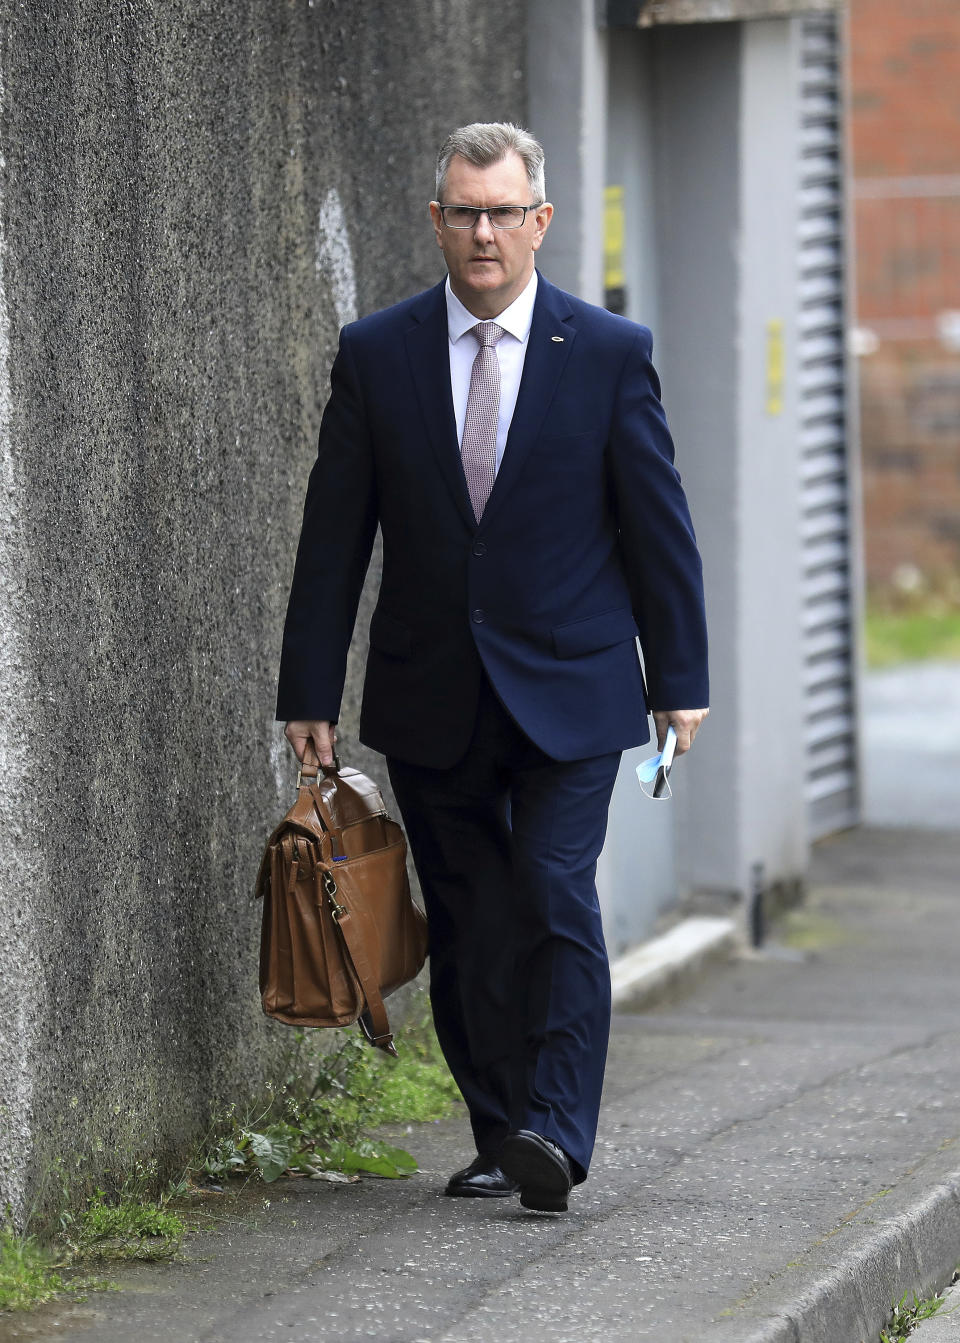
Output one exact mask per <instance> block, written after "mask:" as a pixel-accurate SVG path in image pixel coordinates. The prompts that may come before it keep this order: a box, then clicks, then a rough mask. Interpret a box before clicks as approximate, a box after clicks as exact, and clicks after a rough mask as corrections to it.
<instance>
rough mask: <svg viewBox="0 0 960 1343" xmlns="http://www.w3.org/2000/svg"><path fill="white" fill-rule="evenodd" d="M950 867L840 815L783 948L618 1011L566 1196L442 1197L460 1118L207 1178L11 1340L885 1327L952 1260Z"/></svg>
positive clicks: (955, 1169)
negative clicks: (115, 1288) (107, 1283)
mask: <svg viewBox="0 0 960 1343" xmlns="http://www.w3.org/2000/svg"><path fill="white" fill-rule="evenodd" d="M958 877H960V834H954V835H948V834H938V833H928V834H926V835H919V834H916V833H913V834H911V833H908V832H900V833H897V832H892V831H873V832H871V831H861V832H853V833H851V834H849V835H846V836H840V837H838V838H835V839H833V840H831V841H828V842H827V843H825V844H823V845H821V846H820V847H819V849H818V853H817V858H816V862H815V867H814V871H813V874H812V881H813V886H812V889H811V893H810V897H809V900H808V902H807V904H806V906H805V907H804V909H803V910H802V911H800V912H798V913H796V914H794V915H793V916H791V918H790V919H789V920H788V921H787V924H786V925H785V926H784V929H783V930H781V936H782V937H783V938H784V946H783V947H782V948H781V950H780V951H779V952H776V951H771V952H770V953H768V954H765V955H761V956H750V955H746V956H741V957H739V958H736V959H734V960H733V961H732V962H731V963H730V964H728V965H724V966H721V967H718V968H717V969H715V970H712V971H710V972H709V973H708V974H707V976H706V977H705V978H704V979H703V980H702V981H701V982H700V983H699V984H698V985H697V987H696V988H695V989H694V990H693V991H692V992H690V993H689V994H687V995H686V996H685V997H684V998H683V999H682V1000H681V1001H678V1002H676V1003H674V1004H673V1005H664V1006H661V1007H659V1008H657V1009H656V1010H653V1011H647V1012H642V1013H636V1014H633V1015H631V1014H629V1013H621V1014H619V1015H618V1017H617V1018H616V1021H615V1025H614V1032H613V1038H612V1041H611V1056H610V1066H609V1070H608V1086H607V1090H606V1097H605V1105H604V1111H603V1120H602V1128H601V1133H600V1140H599V1145H598V1149H597V1154H596V1162H595V1166H594V1169H593V1172H592V1174H591V1178H590V1180H589V1181H588V1183H587V1184H586V1185H585V1186H583V1187H582V1188H581V1189H580V1190H578V1191H576V1192H575V1194H574V1196H573V1201H572V1204H571V1211H570V1213H569V1214H568V1215H567V1216H566V1217H561V1218H552V1217H542V1216H538V1215H537V1214H528V1213H525V1212H523V1211H522V1210H521V1209H520V1207H519V1204H517V1203H516V1202H514V1201H512V1200H511V1201H510V1202H508V1203H506V1204H504V1203H503V1202H500V1201H497V1202H493V1203H487V1202H480V1201H476V1202H474V1201H462V1200H454V1199H445V1198H443V1197H441V1196H440V1190H441V1188H442V1185H443V1181H444V1179H445V1177H446V1175H447V1174H448V1173H449V1172H450V1171H451V1170H453V1169H454V1168H455V1167H456V1166H457V1165H458V1164H459V1163H460V1162H461V1161H462V1160H463V1159H464V1158H465V1157H467V1156H468V1155H469V1144H468V1141H467V1137H466V1128H465V1124H464V1122H463V1119H462V1117H457V1118H454V1119H451V1120H449V1121H445V1122H443V1123H442V1124H436V1125H425V1126H423V1127H421V1128H418V1129H416V1130H415V1131H414V1132H413V1133H410V1134H408V1135H407V1136H406V1138H405V1139H404V1141H405V1143H406V1145H407V1146H408V1147H410V1149H411V1150H413V1151H414V1153H415V1154H416V1155H417V1156H418V1157H419V1159H420V1161H421V1163H422V1167H423V1169H422V1172H421V1173H420V1174H419V1175H417V1176H415V1177H414V1178H412V1179H410V1180H406V1181H398V1182H389V1181H379V1180H373V1179H368V1180H364V1181H362V1182H360V1183H358V1184H354V1185H340V1186H337V1185H332V1184H326V1183H314V1182H310V1181H307V1180H290V1181H283V1182H280V1183H278V1184H275V1185H273V1186H270V1187H269V1188H265V1187H263V1186H250V1187H249V1188H248V1190H247V1192H246V1193H245V1194H244V1195H243V1197H242V1198H241V1199H239V1200H237V1201H236V1202H231V1201H230V1198H229V1196H227V1195H221V1196H217V1195H210V1196H208V1201H211V1202H212V1203H213V1206H214V1209H215V1211H216V1213H217V1215H218V1216H219V1218H220V1220H219V1222H217V1223H216V1224H214V1226H213V1228H212V1229H211V1230H207V1231H203V1232H201V1233H198V1234H195V1235H193V1236H191V1237H190V1238H189V1240H188V1242H187V1244H186V1247H185V1255H184V1259H183V1262H181V1263H177V1264H170V1265H134V1266H130V1267H126V1268H122V1269H121V1270H120V1271H118V1272H116V1273H115V1274H114V1275H113V1276H115V1277H116V1278H117V1280H118V1281H120V1282H121V1283H123V1285H124V1287H125V1289H126V1290H124V1291H123V1292H120V1293H115V1294H99V1295H96V1296H94V1297H91V1298H90V1299H89V1300H88V1301H87V1302H86V1303H83V1304H79V1305H75V1306H64V1307H53V1308H49V1309H48V1308H44V1310H43V1312H41V1313H40V1314H39V1315H37V1316H35V1317H32V1318H30V1317H24V1316H20V1317H8V1318H7V1320H6V1321H5V1322H0V1340H2V1343H12V1340H18V1341H19V1340H24V1339H38V1340H39V1339H54V1338H56V1339H60V1340H69V1343H253V1341H254V1340H257V1341H258V1343H259V1341H260V1340H280V1339H282V1340H287V1343H307V1341H308V1340H311V1341H312V1340H331V1341H332V1340H336V1341H337V1343H347V1341H348V1340H351V1341H352V1340H357V1341H359V1340H364V1339H370V1338H373V1339H380V1340H389V1343H417V1341H418V1340H424V1341H426V1340H430V1343H441V1340H445V1341H447V1343H492V1341H495V1343H521V1340H522V1343H537V1341H538V1340H556V1343H563V1341H564V1340H570V1343H574V1341H575V1343H584V1340H587V1341H589V1340H604V1343H620V1340H623V1341H624V1343H626V1340H631V1343H632V1341H633V1340H637V1339H656V1340H657V1343H877V1339H878V1336H879V1329H880V1326H881V1324H882V1323H883V1320H884V1316H885V1313H886V1312H887V1311H888V1309H889V1306H890V1303H892V1301H893V1300H894V1299H895V1298H897V1297H899V1296H900V1295H901V1293H902V1292H903V1291H905V1290H910V1291H913V1290H914V1289H915V1288H918V1287H919V1288H920V1289H921V1292H925V1291H927V1290H929V1289H930V1288H931V1287H940V1286H942V1285H945V1283H946V1282H947V1281H948V1280H949V1277H950V1271H951V1269H952V1268H953V1266H954V1264H955V1263H956V1262H957V1261H960V1141H958V1139H960V976H958V967H960V917H958V915H960V881H958ZM267 1199H268V1200H269V1206H267V1204H266V1202H265V1200H267ZM957 1318H958V1319H960V1317H957ZM945 1323H946V1322H945ZM949 1337H950V1338H954V1337H956V1338H958V1339H960V1327H958V1329H957V1332H956V1334H955V1335H954V1334H950V1336H949Z"/></svg>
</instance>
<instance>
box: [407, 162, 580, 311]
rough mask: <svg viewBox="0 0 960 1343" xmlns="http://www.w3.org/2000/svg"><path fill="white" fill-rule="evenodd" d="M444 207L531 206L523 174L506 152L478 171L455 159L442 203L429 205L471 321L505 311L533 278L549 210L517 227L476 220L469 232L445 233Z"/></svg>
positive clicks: (453, 280)
mask: <svg viewBox="0 0 960 1343" xmlns="http://www.w3.org/2000/svg"><path fill="white" fill-rule="evenodd" d="M441 203H442V204H443V205H532V204H533V196H532V195H531V191H530V184H529V182H528V181H527V170H526V168H525V167H524V164H523V159H521V157H520V155H519V154H517V153H515V152H513V151H511V152H510V153H509V154H508V155H507V157H506V158H504V159H501V160H500V162H499V163H491V164H490V165H489V167H486V168H477V167H475V166H474V165H473V164H472V163H468V162H467V160H466V159H462V158H460V156H459V155H457V156H456V157H455V158H454V159H453V160H452V161H451V163H450V167H449V168H448V170H447V180H446V184H445V186H444V191H443V201H442V202H437V201H432V202H431V203H430V217H431V218H432V220H433V227H434V230H435V232H436V235H437V242H438V243H439V245H440V248H441V249H442V251H443V256H444V260H445V261H446V263H447V269H448V270H449V272H450V285H451V288H452V289H453V292H454V293H455V294H456V296H457V298H458V299H459V300H460V302H461V303H462V304H463V305H464V307H465V308H467V309H468V310H469V311H470V312H472V313H473V314H474V316H476V317H482V318H489V317H496V316H497V315H498V314H499V313H501V312H503V310H504V308H508V307H509V306H510V304H511V303H512V302H513V300H514V299H515V298H516V297H517V296H518V294H520V293H521V292H522V291H523V289H524V287H525V286H526V284H527V281H528V280H529V279H530V276H531V275H532V274H533V259H534V253H535V252H536V251H537V250H538V249H539V247H540V244H541V242H542V241H543V235H544V233H546V231H547V226H548V224H549V223H550V217H551V215H552V214H553V206H552V205H549V204H546V203H545V204H543V205H541V206H540V207H539V209H537V210H536V211H533V210H531V211H530V212H529V213H528V214H527V215H526V217H525V219H524V222H523V224H522V226H521V227H520V228H517V229H498V228H494V227H493V225H492V224H491V223H490V220H489V219H488V217H487V216H486V215H481V216H480V218H479V219H478V220H477V223H476V225H475V226H474V227H473V228H465V229H453V228H448V227H447V226H446V225H445V224H444V223H443V220H442V217H441V214H440V204H441Z"/></svg>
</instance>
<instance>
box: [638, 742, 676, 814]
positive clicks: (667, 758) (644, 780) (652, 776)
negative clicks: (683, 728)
mask: <svg viewBox="0 0 960 1343" xmlns="http://www.w3.org/2000/svg"><path fill="white" fill-rule="evenodd" d="M676 745H677V734H676V732H675V731H674V730H673V728H672V727H668V728H667V737H666V741H665V742H664V743H663V750H662V751H658V752H657V754H656V755H652V756H650V757H649V759H647V760H641V762H640V764H639V765H638V766H637V779H638V780H639V783H640V788H641V790H642V791H643V795H644V797H649V798H650V799H651V801H653V802H663V801H665V800H666V799H667V798H668V797H671V796H672V792H673V790H672V789H671V787H670V778H669V776H670V770H671V768H672V767H673V754H674V751H675V749H676ZM661 768H662V769H663V780H662V784H661V787H660V790H659V791H653V792H648V791H647V789H646V788H644V784H652V785H654V787H655V786H656V784H657V775H658V773H659V772H660V770H661Z"/></svg>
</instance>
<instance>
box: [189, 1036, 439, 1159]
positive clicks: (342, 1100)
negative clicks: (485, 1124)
mask: <svg viewBox="0 0 960 1343" xmlns="http://www.w3.org/2000/svg"><path fill="white" fill-rule="evenodd" d="M311 1044H312V1041H311V1039H310V1038H309V1037H308V1035H307V1033H306V1032H303V1031H297V1032H295V1033H294V1037H293V1044H292V1047H291V1051H290V1053H289V1056H288V1059H287V1060H286V1063H285V1069H284V1073H285V1081H284V1083H283V1085H282V1086H281V1087H280V1088H279V1089H278V1090H275V1091H273V1092H272V1094H271V1096H270V1098H269V1100H268V1101H267V1103H266V1104H265V1105H264V1106H263V1107H262V1108H261V1110H260V1113H259V1114H257V1115H256V1116H253V1117H250V1118H248V1119H246V1120H245V1121H244V1122H241V1123H234V1124H232V1125H231V1126H230V1129H229V1131H228V1132H227V1133H225V1134H222V1136H221V1137H219V1138H218V1139H217V1140H216V1141H214V1142H213V1143H212V1145H210V1146H208V1147H207V1148H206V1150H205V1152H204V1153H203V1155H202V1157H201V1159H200V1160H199V1162H198V1163H197V1164H195V1165H194V1167H193V1172H192V1173H193V1174H195V1175H200V1176H201V1177H204V1178H205V1179H206V1180H207V1181H208V1182H209V1181H211V1180H223V1179H226V1178H229V1177H230V1176H232V1175H247V1176H249V1175H259V1177H260V1178H261V1179H262V1180H264V1181H266V1182H268V1183H269V1182H271V1181H273V1180H276V1179H279V1178H280V1176H281V1175H283V1174H284V1173H285V1172H288V1171H289V1172H290V1173H291V1174H300V1175H309V1176H313V1177H320V1176H322V1175H323V1174H324V1173H326V1172H330V1171H338V1172H341V1173H344V1174H347V1175H352V1174H356V1173H358V1172H367V1173H369V1174H374V1175H380V1176H385V1177H387V1178H398V1177H401V1176H404V1175H410V1174H412V1173H413V1172H414V1171H415V1170H416V1169H417V1165H416V1161H415V1160H414V1159H413V1157H411V1156H410V1155H409V1153H407V1152H405V1151H403V1150H402V1149H401V1148H398V1147H394V1146H392V1145H391V1144H389V1143H386V1142H382V1141H377V1140H375V1139H373V1138H370V1137H369V1136H367V1134H368V1131H369V1130H370V1129H372V1128H376V1127H378V1126H380V1125H382V1124H388V1123H417V1122H419V1123H423V1122H426V1121H429V1120H432V1119H439V1118H442V1117H443V1116H444V1115H445V1114H448V1113H449V1112H450V1109H451V1106H452V1105H453V1103H454V1102H455V1101H456V1100H457V1099H458V1097H459V1092H458V1090H457V1086H456V1083H455V1082H454V1080H453V1078H452V1077H451V1076H450V1073H449V1071H448V1070H447V1067H446V1064H445V1063H444V1062H443V1059H442V1056H441V1054H440V1050H439V1046H438V1045H437V1042H436V1037H435V1036H434V1034H433V1031H432V1028H431V1027H428V1026H427V1025H426V1024H425V1023H420V1024H419V1025H418V1026H414V1027H411V1028H409V1029H408V1030H407V1031H405V1032H404V1033H403V1036H402V1038H401V1040H400V1057H399V1058H398V1059H396V1060H394V1059H389V1058H387V1057H386V1056H385V1055H383V1054H381V1053H379V1052H378V1051H376V1050H373V1049H371V1048H370V1046H369V1045H368V1044H366V1043H364V1041H363V1040H362V1039H361V1038H360V1037H359V1036H358V1035H356V1034H353V1033H351V1034H349V1035H345V1036H344V1038H343V1039H342V1041H341V1043H340V1044H339V1046H338V1047H337V1048H336V1049H335V1050H333V1051H331V1052H329V1053H324V1054H322V1055H320V1056H319V1057H317V1056H315V1055H312V1054H311Z"/></svg>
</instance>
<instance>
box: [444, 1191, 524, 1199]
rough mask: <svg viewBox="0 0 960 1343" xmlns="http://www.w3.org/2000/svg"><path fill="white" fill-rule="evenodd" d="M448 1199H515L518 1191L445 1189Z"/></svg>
mask: <svg viewBox="0 0 960 1343" xmlns="http://www.w3.org/2000/svg"><path fill="white" fill-rule="evenodd" d="M443 1192H444V1193H445V1194H446V1196H447V1198H513V1197H514V1196H515V1195H516V1194H517V1192H518V1191H517V1190H516V1189H445V1190H444V1191H443Z"/></svg>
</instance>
